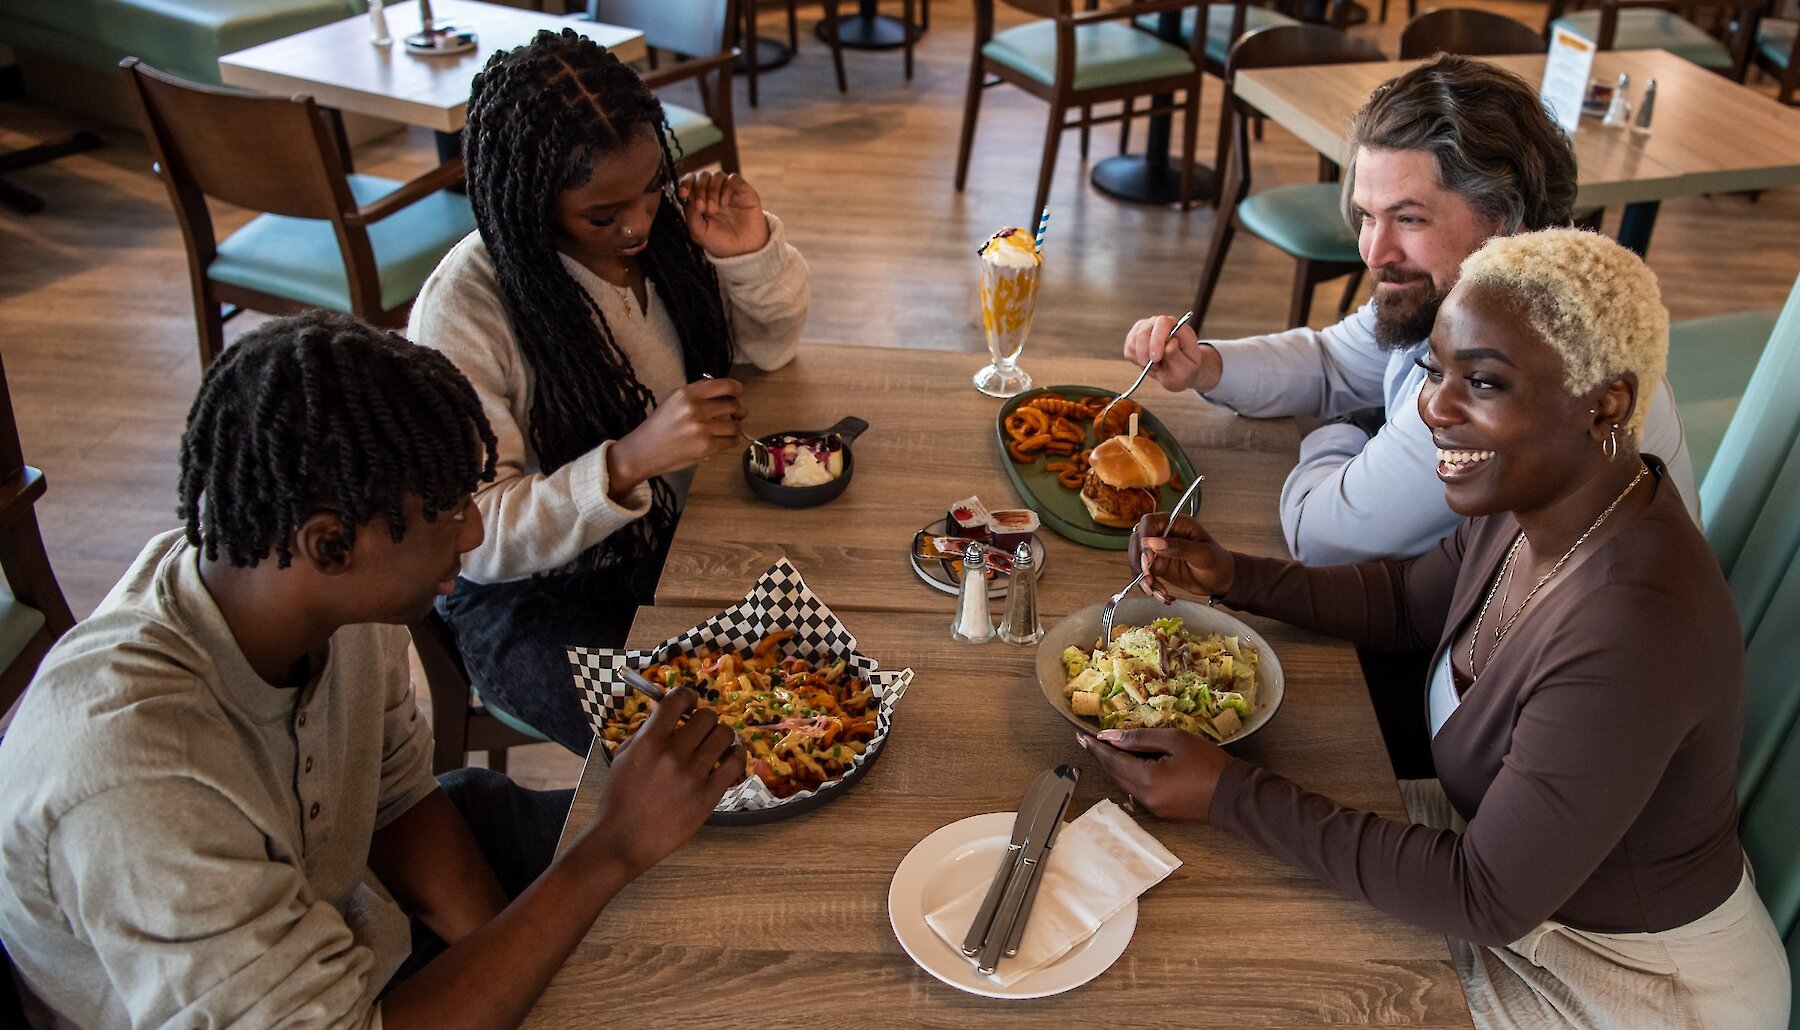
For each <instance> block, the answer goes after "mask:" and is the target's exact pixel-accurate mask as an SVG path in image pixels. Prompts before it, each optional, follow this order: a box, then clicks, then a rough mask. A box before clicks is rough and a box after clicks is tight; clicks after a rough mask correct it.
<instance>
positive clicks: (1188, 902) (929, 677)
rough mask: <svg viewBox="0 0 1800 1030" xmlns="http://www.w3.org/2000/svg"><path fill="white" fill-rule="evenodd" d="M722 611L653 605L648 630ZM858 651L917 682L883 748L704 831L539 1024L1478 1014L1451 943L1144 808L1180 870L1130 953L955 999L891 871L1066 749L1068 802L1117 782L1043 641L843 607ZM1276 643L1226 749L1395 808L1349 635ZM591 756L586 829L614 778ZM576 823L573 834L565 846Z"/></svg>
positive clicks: (640, 898)
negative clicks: (1062, 979)
mask: <svg viewBox="0 0 1800 1030" xmlns="http://www.w3.org/2000/svg"><path fill="white" fill-rule="evenodd" d="M710 614H711V610H710V609H708V608H704V607H673V608H665V607H654V608H646V609H643V610H641V611H640V612H639V613H638V620H637V624H636V625H635V627H634V628H633V632H632V643H633V645H634V646H646V645H651V644H655V643H657V642H659V641H661V640H664V639H666V638H668V637H671V636H674V635H675V634H677V633H679V632H680V631H682V630H684V629H686V628H688V627H689V626H692V625H694V624H695V623H697V622H699V621H701V620H702V619H704V618H706V617H707V616H708V615H710ZM845 619H846V622H847V624H848V625H849V626H850V628H851V630H852V631H853V632H854V633H855V634H856V635H857V637H858V640H859V641H860V642H861V644H862V648H863V650H864V651H865V652H866V653H868V654H869V655H871V656H872V657H875V658H876V659H878V660H879V661H881V662H882V664H883V665H884V666H886V665H890V664H892V665H910V666H911V667H912V668H913V670H914V671H915V673H916V675H917V678H916V679H915V680H914V682H913V685H912V686H911V687H910V688H909V689H908V693H907V695H906V697H905V698H904V699H903V700H902V701H901V703H900V706H899V709H898V710H897V712H896V714H895V726H894V730H893V734H892V736H891V737H890V738H889V740H888V743H887V745H886V750H885V753H884V754H883V755H882V756H881V757H880V759H879V761H877V763H876V764H875V766H874V767H873V768H872V769H871V770H870V771H869V773H868V775H867V776H866V777H865V778H864V779H863V780H862V781H861V782H860V783H858V784H856V785H855V787H853V788H852V789H851V790H850V791H849V792H847V793H846V794H845V795H844V796H843V797H842V798H840V799H839V800H837V801H835V802H833V803H832V804H830V805H827V806H825V807H824V808H821V809H819V810H817V811H814V812H811V813H808V814H805V815H801V816H798V817H796V818H794V819H790V820H787V821H784V822H780V823H773V824H769V825H766V826H760V827H750V828H714V827H707V828H703V829H702V830H701V831H700V833H699V834H698V835H697V836H696V837H695V839H694V840H692V841H690V842H689V843H688V844H687V845H685V846H684V847H682V848H681V849H680V850H679V851H677V852H676V853H675V854H674V855H672V856H671V857H670V858H668V859H667V860H665V861H664V862H662V863H661V864H659V865H658V866H657V867H656V868H655V869H653V870H651V871H650V872H649V873H648V874H646V875H645V876H643V877H641V878H640V879H639V880H637V881H636V882H635V883H633V884H632V885H631V886H630V887H628V888H627V889H626V890H625V891H624V892H623V893H622V894H621V895H620V896H619V897H618V898H616V899H614V901H613V902H612V904H611V905H609V906H608V908H607V910H606V911H605V912H604V913H602V914H601V916H600V919H599V921H598V922H597V923H596V924H595V926H594V928H593V930H592V931H590V932H589V934H588V936H587V939H586V940H585V941H584V942H583V944H582V945H581V946H580V948H578V949H577V951H576V953H575V954H574V956H573V957H572V958H571V959H570V960H569V962H568V963H567V965H566V966H565V967H564V969H563V970H562V972H561V973H559V974H558V976H557V977H556V979H555V980H553V981H552V982H551V985H550V988H549V990H548V991H546V992H545V994H544V996H543V998H542V999H541V1000H540V1001H539V1003H538V1006H537V1008H536V1009H535V1010H534V1011H533V1013H532V1016H531V1017H530V1019H528V1020H527V1024H526V1025H528V1026H532V1027H543V1028H551V1027H577V1026H591V1025H594V1024H595V1023H596V1022H598V1021H605V1022H607V1023H612V1024H618V1025H633V1026H674V1025H680V1026H725V1025H745V1024H752V1025H769V1026H784V1025H800V1024H802V1023H804V1024H805V1025H808V1026H822V1027H852V1026H856V1027H862V1026H869V1025H898V1024H901V1023H904V1024H906V1025H946V1024H950V1023H954V1024H956V1025H958V1026H1002V1025H1005V1026H1015V1025H1018V1024H1019V1022H1020V1021H1021V1020H1039V1021H1045V1025H1053V1026H1069V1025H1075V1024H1077V1023H1086V1024H1091V1025H1108V1026H1118V1025H1139V1026H1175V1025H1180V1026H1233V1027H1236V1026H1247V1025H1257V1026H1284V1025H1289V1026H1298V1025H1310V1024H1318V1023H1323V1022H1333V1023H1336V1022H1372V1023H1408V1024H1412V1025H1422V1026H1466V1025H1468V1012H1467V1009H1466V1007H1465V1003H1464V1001H1463V997H1462V991H1461V989H1460V988H1459V987H1458V985H1457V981H1456V975H1455V973H1454V971H1453V970H1452V969H1451V966H1450V963H1449V959H1448V953H1447V950H1446V949H1445V946H1444V942H1443V938H1441V937H1439V936H1437V935H1435V934H1431V933H1427V932H1425V931H1423V930H1420V929H1417V928H1415V927H1412V926H1409V925H1407V924H1405V923H1403V922H1400V921H1399V920H1396V919H1392V918H1390V917H1388V916H1386V915H1383V914H1381V913H1380V912H1378V911H1376V910H1374V909H1372V908H1370V907H1369V906H1368V905H1366V904H1364V903H1362V902H1360V901H1354V900H1351V899H1349V898H1347V897H1344V896H1343V895H1341V894H1339V893H1337V892H1336V891H1335V890H1333V889H1331V888H1329V887H1326V886H1325V885H1324V884H1322V883H1320V882H1318V881H1317V880H1315V879H1313V878H1312V877H1310V876H1308V875H1306V874H1304V873H1302V872H1300V871H1298V870H1296V869H1294V868H1292V867H1289V866H1286V865H1284V864H1282V863H1280V862H1276V861H1274V860H1272V859H1269V858H1267V857H1265V856H1263V855H1262V854H1261V853H1259V852H1257V851H1256V850H1255V849H1254V848H1252V847H1251V846H1250V845H1248V844H1246V843H1245V842H1243V841H1242V840H1240V839H1238V838H1236V837H1234V836H1232V835H1230V834H1228V833H1225V832H1224V831H1221V830H1217V829H1213V828H1210V827H1205V826H1196V825H1191V824H1182V823H1169V822H1162V821H1160V820H1157V819H1155V818H1153V817H1148V816H1145V817H1143V818H1142V823H1143V825H1144V826H1145V828H1146V829H1147V830H1149V831H1150V832H1151V833H1152V834H1154V835H1155V836H1156V837H1157V838H1158V839H1159V840H1161V841H1162V842H1163V843H1164V844H1165V845H1166V846H1168V847H1169V848H1170V849H1171V850H1172V851H1174V852H1175V854H1176V855H1177V856H1178V857H1179V858H1181V859H1182V861H1183V863H1184V864H1183V865H1182V866H1181V868H1179V869H1177V870H1176V871H1175V873H1174V874H1173V875H1172V876H1171V877H1170V878H1169V879H1168V880H1166V881H1164V882H1163V883H1162V884H1159V885H1158V886H1156V887H1154V888H1152V889H1151V890H1150V891H1149V892H1148V893H1147V894H1145V895H1144V896H1143V897H1142V898H1140V899H1139V909H1138V924H1137V929H1136V931H1135V934H1134V936H1133V938H1132V941H1131V944H1130V946H1129V947H1128V948H1127V949H1126V951H1125V954H1124V955H1123V957H1121V958H1120V960H1119V961H1118V962H1117V963H1116V964H1115V965H1114V966H1113V967H1112V968H1111V969H1109V970H1108V971H1107V972H1105V973H1103V974H1101V975H1100V976H1099V978H1097V979H1095V980H1094V981H1092V982H1091V983H1089V984H1087V985H1086V986H1084V987H1081V988H1078V989H1076V990H1074V991H1072V992H1070V993H1067V994H1063V995H1059V996H1056V997H1053V998H1047V999H1043V1000H1039V1001H1030V1002H1008V1001H994V1000H988V999H983V998H977V997H973V996H971V995H967V994H963V993H962V992H960V991H957V990H956V989H954V988H951V987H948V986H946V985H944V984H941V983H939V982H938V981H936V980H935V979H933V978H931V977H930V976H929V975H928V974H927V973H925V972H924V971H923V970H921V969H919V968H918V967H917V966H915V965H914V964H913V962H912V960H911V959H909V958H908V957H907V956H906V954H905V953H904V952H903V951H902V950H901V948H900V945H899V943H898V942H897V941H896V940H895V938H894V935H893V931H892V929H891V927H890V925H889V920H888V912H887V889H888V884H889V881H890V879H891V878H892V876H893V872H894V869H895V868H896V867H897V866H898V865H899V863H900V860H901V858H903V857H904V856H905V855H906V853H907V852H908V851H909V850H910V849H911V848H912V847H913V845H915V844H917V843H918V842H919V841H920V840H922V839H923V838H924V837H925V836H926V835H928V834H929V833H930V832H931V831H933V830H935V829H937V828H938V827H940V826H943V825H946V824H948V823H951V822H954V821H956V820H958V819H961V818H963V817H965V816H969V815H976V814H979V813H983V812H995V811H1010V810H1011V809H1013V808H1014V807H1016V805H1017V803H1018V799H1019V796H1020V795H1021V794H1022V793H1023V792H1024V790H1025V787H1026V786H1027V785H1028V784H1029V782H1030V780H1031V778H1032V777H1033V776H1035V775H1036V774H1037V773H1038V772H1040V771H1042V770H1043V769H1045V768H1048V767H1050V766H1053V765H1055V764H1057V763H1060V762H1070V763H1073V764H1075V765H1076V766H1077V767H1078V768H1080V769H1081V772H1082V780H1081V785H1080V786H1079V787H1078V788H1077V790H1076V794H1075V800H1074V802H1073V804H1072V805H1071V808H1070V818H1074V817H1075V816H1076V815H1078V814H1079V813H1080V812H1082V811H1085V810H1086V809H1087V808H1088V807H1089V806H1091V805H1092V804H1093V803H1094V802H1096V801H1098V800H1100V799H1101V798H1112V799H1113V800H1114V801H1121V802H1122V801H1123V800H1124V797H1123V795H1122V793H1120V792H1119V791H1118V790H1117V789H1116V788H1114V787H1113V786H1112V784H1111V782H1110V781H1109V780H1108V779H1107V778H1106V776H1105V775H1104V774H1103V773H1101V772H1100V770H1099V768H1098V766H1097V765H1096V764H1095V763H1094V762H1093V761H1092V760H1091V759H1089V758H1088V756H1087V755H1086V754H1085V753H1084V752H1082V751H1081V749H1079V748H1078V747H1077V746H1076V745H1075V734H1074V731H1073V730H1072V729H1070V727H1069V726H1068V724H1067V723H1066V722H1064V721H1063V720H1062V718H1061V717H1060V716H1058V715H1057V714H1056V713H1055V712H1054V711H1052V710H1051V709H1050V707H1049V706H1048V705H1047V704H1046V703H1045V702H1044V699H1043V697H1042V695H1040V694H1039V693H1038V689H1037V687H1036V686H1035V685H1034V684H1033V683H1032V679H1031V677H1032V658H1033V655H1034V649H1032V648H1026V647H1012V646H1009V645H1006V644H1001V643H990V644H986V645H983V646H981V647H979V648H972V647H969V646H967V645H962V644H957V643H955V642H953V641H951V640H950V638H949V634H948V631H947V627H946V626H945V625H943V624H942V622H943V620H941V619H939V618H937V617H936V616H935V615H928V614H917V613H873V612H861V613H849V614H847V615H846V616H845ZM1252 621H1253V623H1254V624H1255V625H1256V627H1257V629H1258V631H1259V632H1262V633H1264V634H1266V635H1267V636H1268V638H1269V640H1270V643H1271V646H1273V647H1274V648H1275V649H1276V651H1277V652H1278V653H1279V655H1280V657H1281V663H1282V667H1283V669H1284V670H1285V672H1286V675H1287V689H1288V700H1287V702H1286V703H1284V704H1283V706H1282V708H1281V710H1280V711H1279V712H1278V713H1277V714H1276V716H1275V719H1274V720H1273V721H1272V722H1270V724H1269V725H1268V726H1267V727H1266V728H1265V729H1263V730H1262V731H1260V732H1259V733H1258V734H1257V736H1256V737H1253V738H1251V739H1249V740H1246V741H1245V742H1244V743H1243V744H1242V745H1241V746H1239V747H1237V748H1234V749H1233V752H1234V753H1235V754H1238V755H1240V756H1242V757H1243V758H1245V759H1248V760H1250V761H1254V762H1258V763H1260V764H1263V765H1266V766H1268V767H1269V768H1271V769H1274V770H1276V771H1278V772H1281V773H1283V774H1284V775H1288V776H1290V777H1292V778H1294V779H1295V780H1296V781H1298V782H1299V783H1301V784H1303V785H1305V786H1307V787H1310V788H1313V789H1317V790H1320V791H1322V792H1324V793H1326V794H1327V795H1329V796H1331V797H1333V798H1335V799H1336V800H1339V801H1341V802H1343V803H1345V804H1347V805H1353V806H1357V807H1363V808H1369V809H1372V810H1374V811H1377V812H1380V813H1382V814H1385V815H1388V816H1394V817H1398V816H1399V815H1400V804H1399V797H1398V793H1397V791H1396V789H1395V785H1394V780H1393V776H1392V773H1391V772H1390V771H1389V769H1388V766H1387V762H1386V759H1385V757H1384V755H1383V752H1382V749H1381V746H1380V744H1379V732H1378V731H1377V729H1376V726H1375V720H1374V718H1373V713H1372V712H1371V711H1370V708H1369V703H1368V699H1367V696H1366V694H1365V693H1364V691H1363V688H1362V684H1361V679H1360V675H1359V674H1358V672H1357V665H1356V659H1355V657H1354V655H1353V653H1352V652H1351V651H1350V649H1349V648H1348V647H1346V646H1345V645H1343V644H1341V643H1337V642H1333V641H1327V640H1323V639H1321V638H1318V637H1313V636H1310V635H1308V634H1304V633H1301V632H1299V631H1297V630H1294V629H1291V628H1288V627H1285V626H1280V625H1277V624H1274V623H1270V622H1267V621H1265V620H1252ZM605 776H606V772H605V769H604V767H603V764H602V763H601V762H600V761H599V759H598V758H597V757H596V758H595V759H594V761H593V763H592V764H591V765H590V767H589V768H588V769H587V771H586V773H585V774H584V776H583V780H582V785H581V788H580V791H579V793H578V795H577V798H576V802H575V808H574V811H573V812H572V813H571V816H570V826H571V828H575V827H580V826H584V825H586V822H587V821H588V820H589V819H591V818H592V816H593V812H594V803H595V798H596V797H597V792H598V790H599V789H600V787H601V786H602V784H603V783H604V781H605ZM567 835H568V831H565V843H566V841H567Z"/></svg>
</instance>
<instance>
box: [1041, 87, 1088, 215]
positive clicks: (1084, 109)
mask: <svg viewBox="0 0 1800 1030" xmlns="http://www.w3.org/2000/svg"><path fill="white" fill-rule="evenodd" d="M1093 117H1094V105H1093V104H1082V105H1081V141H1080V143H1078V144H1077V145H1076V149H1077V150H1079V151H1080V153H1081V159H1082V160H1083V161H1086V160H1087V156H1088V135H1089V131H1090V130H1091V129H1092V128H1093V125H1092V121H1093ZM1040 210H1041V209H1040Z"/></svg>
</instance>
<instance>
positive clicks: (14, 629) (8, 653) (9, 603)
mask: <svg viewBox="0 0 1800 1030" xmlns="http://www.w3.org/2000/svg"><path fill="white" fill-rule="evenodd" d="M43 628H44V613H43V612H40V611H38V610H37V609H36V608H33V607H31V606H30V605H25V604H20V603H19V602H18V600H16V599H15V598H14V597H13V595H12V591H10V590H7V589H6V588H5V587H0V669H4V668H6V667H7V666H9V665H11V664H12V663H13V659H15V658H17V657H19V654H20V653H21V652H23V651H24V650H25V645H26V644H29V643H31V638H32V637H34V636H37V631H38V630H40V629H43Z"/></svg>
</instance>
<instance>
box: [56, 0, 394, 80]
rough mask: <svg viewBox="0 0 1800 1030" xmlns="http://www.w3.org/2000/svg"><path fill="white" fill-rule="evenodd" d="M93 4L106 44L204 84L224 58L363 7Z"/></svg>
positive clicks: (205, 1) (246, 1) (287, 1)
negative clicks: (97, 12) (98, 14)
mask: <svg viewBox="0 0 1800 1030" xmlns="http://www.w3.org/2000/svg"><path fill="white" fill-rule="evenodd" d="M90 2H92V3H93V4H94V6H95V7H96V8H97V9H98V10H99V12H100V41H101V42H102V43H104V44H106V45H108V46H111V47H114V48H115V49H117V50H118V51H119V52H120V53H124V54H130V55H132V56H134V57H142V58H144V59H145V60H146V61H149V62H150V63H151V64H152V65H155V66H156V67H159V68H162V69H163V70H166V71H171V72H174V73H176V74H179V75H187V76H193V77H194V78H195V79H196V80H197V81H200V82H218V81H219V68H218V59H219V57H221V56H222V55H224V54H229V53H231V52H233V51H235V50H242V49H244V48H245V47H251V46H255V45H256V44H258V43H266V42H268V41H269V40H271V39H280V38H282V37H284V36H291V35H293V34H294V33H296V32H302V31H305V30H306V29H310V28H313V27H314V26H317V25H324V24H327V23H329V22H334V21H339V20H341V19H344V18H348V17H350V16H351V15H353V14H355V13H356V12H357V10H358V8H359V6H360V5H356V4H351V3H347V2H346V0H90ZM155 55H162V56H163V62H161V63H159V62H158V61H157V60H156V56H155Z"/></svg>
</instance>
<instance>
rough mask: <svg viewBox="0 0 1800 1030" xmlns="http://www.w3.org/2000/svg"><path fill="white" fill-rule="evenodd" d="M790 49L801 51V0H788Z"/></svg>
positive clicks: (796, 51)
mask: <svg viewBox="0 0 1800 1030" xmlns="http://www.w3.org/2000/svg"><path fill="white" fill-rule="evenodd" d="M787 9H788V12H787V14H788V49H789V50H792V51H794V52H795V53H799V52H800V0H787Z"/></svg>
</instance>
